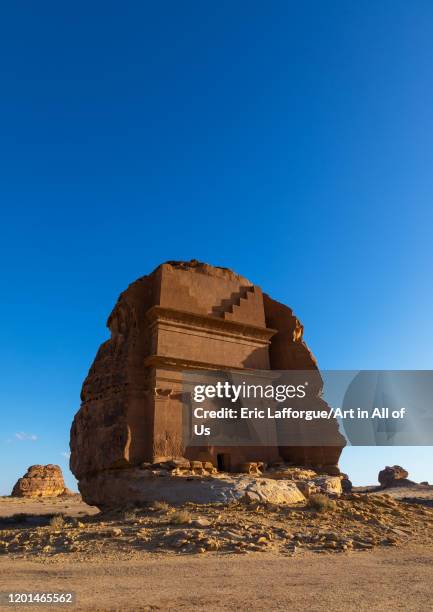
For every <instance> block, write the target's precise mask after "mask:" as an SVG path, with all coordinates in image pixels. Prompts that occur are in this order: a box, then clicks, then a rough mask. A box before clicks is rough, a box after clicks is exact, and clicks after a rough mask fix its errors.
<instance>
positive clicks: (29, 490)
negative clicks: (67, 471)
mask: <svg viewBox="0 0 433 612" xmlns="http://www.w3.org/2000/svg"><path fill="white" fill-rule="evenodd" d="M70 494H72V492H71V491H69V489H67V488H66V487H65V482H64V480H63V474H62V470H61V469H60V467H59V466H58V465H53V464H48V465H31V466H30V467H29V469H28V470H27V472H26V473H25V474H24V476H23V477H22V478H19V479H18V481H17V482H16V484H15V486H14V488H13V490H12V496H13V497H57V496H59V495H70Z"/></svg>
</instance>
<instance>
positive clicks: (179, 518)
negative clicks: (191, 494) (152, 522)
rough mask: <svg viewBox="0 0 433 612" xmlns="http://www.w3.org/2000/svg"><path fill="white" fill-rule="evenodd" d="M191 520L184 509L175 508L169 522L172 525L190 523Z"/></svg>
mask: <svg viewBox="0 0 433 612" xmlns="http://www.w3.org/2000/svg"><path fill="white" fill-rule="evenodd" d="M191 520H192V517H191V515H190V513H189V512H187V511H186V510H176V512H174V513H173V514H172V515H171V517H170V523H172V524H173V525H186V524H187V523H190V522H191Z"/></svg>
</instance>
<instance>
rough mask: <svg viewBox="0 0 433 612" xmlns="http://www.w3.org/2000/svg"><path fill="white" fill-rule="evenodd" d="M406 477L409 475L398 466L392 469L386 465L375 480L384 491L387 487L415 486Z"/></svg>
mask: <svg viewBox="0 0 433 612" xmlns="http://www.w3.org/2000/svg"><path fill="white" fill-rule="evenodd" d="M408 476H409V473H408V472H407V471H406V470H405V469H404V468H402V467H401V466H400V465H393V466H392V467H390V466H389V465H387V466H386V468H385V469H383V470H381V471H380V472H379V475H378V477H377V478H378V480H379V482H380V485H381V486H382V488H384V489H386V488H387V487H404V486H411V485H413V484H415V483H414V482H412V481H411V480H408V478H407V477H408Z"/></svg>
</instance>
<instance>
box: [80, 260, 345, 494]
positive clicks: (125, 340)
mask: <svg viewBox="0 0 433 612" xmlns="http://www.w3.org/2000/svg"><path fill="white" fill-rule="evenodd" d="M107 326H108V328H109V330H110V333H111V337H110V339H109V340H107V341H106V342H104V343H103V344H102V345H101V347H100V348H99V350H98V353H97V355H96V358H95V360H94V362H93V364H92V366H91V368H90V370H89V373H88V376H87V378H86V380H85V381H84V384H83V388H82V391H81V401H82V403H81V407H80V410H79V411H78V413H77V414H76V415H75V418H74V422H73V425H72V429H71V442H70V446H71V461H70V464H71V470H72V472H73V473H74V475H75V476H76V477H77V479H78V481H79V488H80V492H81V493H82V495H83V499H84V500H85V501H88V502H89V503H95V504H99V505H105V504H106V499H107V498H110V499H112V494H111V492H110V491H109V489H110V483H109V478H108V475H110V478H114V471H113V470H122V471H124V473H123V474H122V475H121V476H120V475H119V478H121V479H123V480H125V479H127V478H128V472H129V473H130V477H131V481H133V482H134V487H135V486H136V476H134V475H133V474H135V473H136V472H134V470H135V468H137V466H140V465H142V464H143V463H146V462H147V463H152V464H153V463H155V461H156V459H157V458H158V457H165V458H170V457H186V458H187V459H189V460H197V461H202V462H207V463H209V464H211V465H212V466H214V468H215V469H216V468H218V467H219V469H221V470H223V471H231V472H241V471H245V469H246V467H245V466H246V464H248V463H249V464H251V463H256V464H257V465H259V464H261V463H265V464H272V463H273V462H277V461H281V460H282V461H286V462H291V463H293V464H296V465H304V466H311V467H313V468H315V467H320V470H321V471H322V472H327V473H328V474H338V473H339V470H338V467H337V464H338V459H339V456H340V453H341V450H342V448H343V446H344V439H343V437H342V436H341V435H340V434H339V432H338V426H337V423H336V421H334V420H333V419H330V420H324V421H323V423H321V424H320V427H321V428H322V429H321V430H320V432H321V433H320V435H322V431H323V436H325V435H326V436H327V440H328V442H327V443H326V444H324V445H323V446H314V447H305V446H290V447H289V446H284V445H283V442H281V441H279V440H278V439H277V437H276V438H275V443H274V445H272V446H262V447H248V446H239V447H235V446H232V447H224V448H222V447H217V446H204V447H187V448H184V446H183V439H182V372H184V371H185V370H197V369H204V370H206V371H208V370H211V371H212V370H214V371H215V370H221V369H235V370H243V369H247V370H249V371H251V370H310V371H313V372H317V380H318V382H319V384H320V381H321V379H320V376H319V373H318V370H317V364H316V361H315V359H314V357H313V356H312V354H311V352H310V350H309V349H308V347H307V346H306V344H305V342H304V341H303V327H302V325H301V323H300V322H299V321H298V319H297V318H296V317H295V316H294V314H293V312H292V310H291V309H290V308H289V307H287V306H285V305H284V304H281V303H279V302H277V301H275V300H273V299H272V298H270V297H269V296H268V295H266V294H263V293H262V291H261V289H260V287H258V286H257V285H253V284H252V283H251V282H250V281H248V280H247V279H246V278H244V277H242V276H240V275H238V274H236V273H235V272H232V271H231V270H228V269H226V268H217V267H213V266H210V265H208V264H204V263H200V262H197V261H195V260H192V261H190V262H167V263H165V264H162V265H160V266H159V267H158V268H156V270H154V271H153V272H152V273H151V274H149V275H148V276H144V277H142V278H140V279H138V280H137V281H135V282H134V283H132V284H131V285H130V286H129V287H128V288H127V290H126V291H124V292H123V293H122V294H121V295H120V297H119V299H118V301H117V304H116V306H115V307H114V309H113V311H112V313H111V315H110V316H109V318H108V322H107ZM316 403H317V407H318V408H319V407H320V408H321V409H324V410H327V409H328V406H327V404H326V403H325V402H324V401H323V399H322V398H321V397H320V396H319V393H318V395H317V402H316ZM290 426H291V425H290V424H288V425H287V427H290ZM329 440H331V443H329ZM334 441H335V442H334ZM222 463H223V465H222ZM137 474H139V472H137ZM142 474H143V473H142V472H141V477H143V476H142ZM102 483H103V484H102ZM96 491H97V493H96ZM118 501H119V500H118ZM124 501H125V503H128V498H127V497H126V498H125V499H124Z"/></svg>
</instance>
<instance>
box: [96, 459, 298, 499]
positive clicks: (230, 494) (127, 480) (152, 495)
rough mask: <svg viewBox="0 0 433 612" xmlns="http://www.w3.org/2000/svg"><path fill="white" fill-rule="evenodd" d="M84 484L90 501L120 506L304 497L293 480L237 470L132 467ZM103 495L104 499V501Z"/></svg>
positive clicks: (107, 473)
mask: <svg viewBox="0 0 433 612" xmlns="http://www.w3.org/2000/svg"><path fill="white" fill-rule="evenodd" d="M87 484H89V487H87V486H86V485H87ZM84 486H85V489H86V491H87V492H88V493H87V500H86V501H87V503H90V504H94V505H99V506H101V507H110V506H119V505H122V503H124V500H128V501H129V503H135V504H137V505H140V504H143V503H148V502H152V501H161V500H164V501H166V502H168V503H169V504H173V505H178V504H184V503H186V502H194V503H198V504H208V503H215V502H224V503H228V502H233V501H241V500H242V501H245V502H247V503H248V502H255V501H256V502H258V501H260V502H266V503H270V504H279V505H290V504H297V503H300V502H303V501H305V497H304V495H303V494H302V493H301V491H300V490H299V489H298V487H297V486H296V484H295V483H294V482H293V481H289V480H278V481H277V480H271V479H269V478H263V477H259V478H256V477H252V476H246V475H237V474H219V475H214V476H213V477H205V478H199V477H190V478H181V477H177V476H171V475H170V474H168V473H167V474H166V475H163V474H162V473H161V472H159V473H152V472H151V471H150V470H143V469H140V468H130V469H128V470H107V471H105V472H101V473H100V474H98V475H97V476H94V477H92V478H91V481H90V482H89V483H87V482H85V483H84ZM101 499H103V500H104V503H102V504H101Z"/></svg>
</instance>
